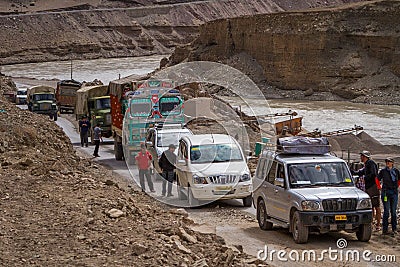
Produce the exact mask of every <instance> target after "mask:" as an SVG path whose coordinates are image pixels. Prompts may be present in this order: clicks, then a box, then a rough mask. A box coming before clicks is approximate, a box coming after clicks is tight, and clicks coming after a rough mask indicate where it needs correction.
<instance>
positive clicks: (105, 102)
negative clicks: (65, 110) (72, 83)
mask: <svg viewBox="0 0 400 267" xmlns="http://www.w3.org/2000/svg"><path fill="white" fill-rule="evenodd" d="M107 92H108V87H107V85H95V86H85V87H82V88H81V89H79V90H78V91H77V92H76V108H75V116H76V119H77V120H78V119H80V118H82V117H84V116H86V117H88V118H89V121H90V123H91V125H92V126H93V127H94V126H95V125H96V124H97V123H99V124H100V128H101V129H102V133H101V135H102V136H103V137H110V136H111V109H110V108H111V105H110V96H109V95H108V93H107ZM90 134H91V135H92V134H93V131H91V133H90ZM91 140H92V142H93V138H91Z"/></svg>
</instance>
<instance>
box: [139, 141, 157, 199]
mask: <svg viewBox="0 0 400 267" xmlns="http://www.w3.org/2000/svg"><path fill="white" fill-rule="evenodd" d="M135 159H136V163H137V166H138V169H139V180H140V187H141V188H142V192H145V191H146V186H145V184H144V176H145V175H146V179H147V183H148V184H149V188H150V191H151V192H152V193H154V192H156V191H155V190H154V186H153V181H152V180H151V175H150V166H151V160H152V159H153V158H152V157H151V154H150V152H148V151H147V149H146V146H145V145H144V144H142V145H140V152H139V153H138V155H137V156H136V157H135Z"/></svg>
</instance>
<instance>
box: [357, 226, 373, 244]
mask: <svg viewBox="0 0 400 267" xmlns="http://www.w3.org/2000/svg"><path fill="white" fill-rule="evenodd" d="M356 235H357V239H358V240H359V241H361V242H368V241H369V240H370V238H371V235H372V225H371V224H370V223H367V224H361V225H360V227H359V228H358V230H357V232H356Z"/></svg>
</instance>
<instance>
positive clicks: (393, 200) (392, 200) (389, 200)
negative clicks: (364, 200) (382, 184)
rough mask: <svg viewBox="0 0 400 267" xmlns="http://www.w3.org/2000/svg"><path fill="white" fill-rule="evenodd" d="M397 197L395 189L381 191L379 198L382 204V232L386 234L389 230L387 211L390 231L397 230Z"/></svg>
mask: <svg viewBox="0 0 400 267" xmlns="http://www.w3.org/2000/svg"><path fill="white" fill-rule="evenodd" d="M385 196H386V201H385ZM398 197H399V196H398V192H397V189H389V190H382V195H381V198H382V203H383V220H382V221H383V222H382V226H383V229H382V230H383V232H387V231H388V228H389V211H390V215H391V223H392V230H393V231H396V229H397V216H396V210H397V200H398Z"/></svg>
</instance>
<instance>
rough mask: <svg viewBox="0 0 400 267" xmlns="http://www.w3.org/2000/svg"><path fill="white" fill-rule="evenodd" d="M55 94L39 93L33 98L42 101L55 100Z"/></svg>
mask: <svg viewBox="0 0 400 267" xmlns="http://www.w3.org/2000/svg"><path fill="white" fill-rule="evenodd" d="M53 99H54V95H53V94H37V95H34V96H33V100H35V101H40V100H53Z"/></svg>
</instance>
